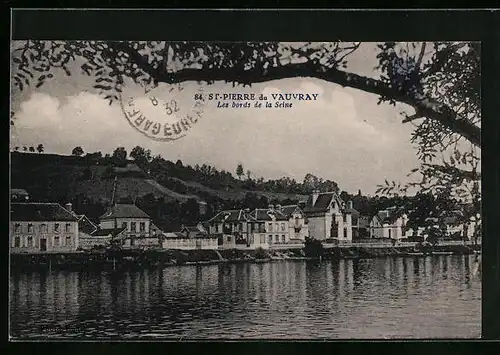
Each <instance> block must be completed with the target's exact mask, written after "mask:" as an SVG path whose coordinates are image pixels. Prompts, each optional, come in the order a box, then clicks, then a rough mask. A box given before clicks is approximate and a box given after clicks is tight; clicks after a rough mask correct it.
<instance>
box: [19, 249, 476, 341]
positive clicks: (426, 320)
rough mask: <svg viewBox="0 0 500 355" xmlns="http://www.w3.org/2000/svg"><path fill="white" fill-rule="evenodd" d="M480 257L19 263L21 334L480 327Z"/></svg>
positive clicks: (440, 331) (387, 333)
mask: <svg viewBox="0 0 500 355" xmlns="http://www.w3.org/2000/svg"><path fill="white" fill-rule="evenodd" d="M474 268H475V263H474V256H432V257H405V258H403V257H388V258H383V259H371V260H337V261H331V262H330V261H328V262H322V263H317V262H310V261H308V262H305V261H280V262H273V263H267V264H233V265H205V266H176V267H167V268H164V269H155V270H141V271H131V272H117V273H109V272H69V271H52V272H49V271H47V272H43V273H40V272H23V273H13V274H12V276H11V280H10V327H11V329H10V334H11V337H12V338H17V339H27V338H29V339H44V338H45V339H47V338H49V339H110V338H125V339H127V338H130V339H137V338H139V339H141V338H145V339H148V338H154V339H177V340H179V339H184V340H185V339H200V338H210V339H229V338H230V339H245V338H268V339H276V338H278V339H294V338H301V339H305V338H308V339H320V338H321V339H346V338H478V337H480V335H481V280H480V277H479V276H474V275H473V270H474Z"/></svg>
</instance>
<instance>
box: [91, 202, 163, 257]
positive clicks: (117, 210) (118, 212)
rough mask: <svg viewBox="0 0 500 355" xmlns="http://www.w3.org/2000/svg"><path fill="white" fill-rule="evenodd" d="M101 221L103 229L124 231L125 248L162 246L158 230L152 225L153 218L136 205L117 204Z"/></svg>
mask: <svg viewBox="0 0 500 355" xmlns="http://www.w3.org/2000/svg"><path fill="white" fill-rule="evenodd" d="M99 221H100V223H99V227H100V228H101V229H115V230H116V229H118V228H123V229H124V231H123V234H122V246H123V247H124V248H140V247H151V246H159V245H160V239H159V236H158V235H159V234H160V233H158V228H157V227H156V226H154V224H153V223H152V221H151V217H149V215H148V214H147V213H146V212H144V211H143V210H141V209H140V208H139V207H137V206H135V205H132V204H115V205H114V206H113V207H111V208H110V209H109V210H108V211H107V212H106V213H105V214H103V215H102V216H101V217H100V218H99ZM152 231H154V232H153V233H152Z"/></svg>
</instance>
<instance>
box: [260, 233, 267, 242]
mask: <svg viewBox="0 0 500 355" xmlns="http://www.w3.org/2000/svg"><path fill="white" fill-rule="evenodd" d="M265 242H266V236H265V235H261V236H260V244H264V243H265Z"/></svg>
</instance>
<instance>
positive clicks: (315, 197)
mask: <svg viewBox="0 0 500 355" xmlns="http://www.w3.org/2000/svg"><path fill="white" fill-rule="evenodd" d="M318 197H319V190H317V189H315V190H313V193H312V199H313V200H312V205H313V207H314V205H315V204H316V201H317V200H318Z"/></svg>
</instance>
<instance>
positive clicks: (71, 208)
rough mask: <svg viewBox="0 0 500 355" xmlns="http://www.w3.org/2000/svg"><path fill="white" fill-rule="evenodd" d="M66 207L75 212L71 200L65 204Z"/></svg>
mask: <svg viewBox="0 0 500 355" xmlns="http://www.w3.org/2000/svg"><path fill="white" fill-rule="evenodd" d="M64 207H65V208H66V209H67V210H68V211H70V212H73V205H72V204H71V202H68V203H67V204H65V205H64Z"/></svg>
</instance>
